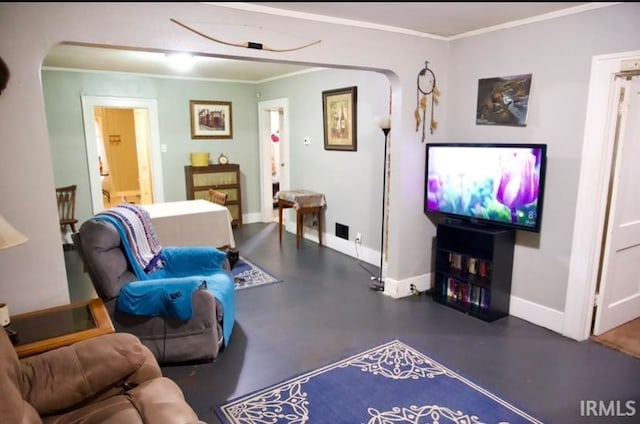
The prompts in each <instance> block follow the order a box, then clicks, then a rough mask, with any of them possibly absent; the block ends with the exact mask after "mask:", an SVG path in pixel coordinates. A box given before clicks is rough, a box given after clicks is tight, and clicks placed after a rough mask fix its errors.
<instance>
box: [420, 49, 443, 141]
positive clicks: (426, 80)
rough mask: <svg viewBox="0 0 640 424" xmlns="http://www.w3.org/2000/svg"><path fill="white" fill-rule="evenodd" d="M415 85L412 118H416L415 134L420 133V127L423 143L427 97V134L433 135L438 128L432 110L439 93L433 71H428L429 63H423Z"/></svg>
mask: <svg viewBox="0 0 640 424" xmlns="http://www.w3.org/2000/svg"><path fill="white" fill-rule="evenodd" d="M416 85H417V89H416V104H417V105H416V111H415V113H414V116H415V118H416V132H418V131H420V126H421V125H422V142H423V143H424V142H425V140H426V139H427V136H426V122H427V103H428V98H429V96H431V108H430V115H431V116H430V119H429V132H430V133H431V134H433V131H434V130H435V129H436V127H437V126H438V122H437V121H436V120H435V119H434V118H433V110H434V108H435V105H437V104H438V97H439V96H440V91H438V87H437V86H436V76H435V74H434V73H433V71H432V70H431V69H429V62H427V61H425V62H424V68H422V69H421V70H420V72H418V78H417V82H416ZM421 95H422V96H421ZM421 112H422V114H421Z"/></svg>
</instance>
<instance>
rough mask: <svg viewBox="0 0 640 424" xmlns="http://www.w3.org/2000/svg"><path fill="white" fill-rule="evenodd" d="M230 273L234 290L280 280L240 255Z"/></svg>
mask: <svg viewBox="0 0 640 424" xmlns="http://www.w3.org/2000/svg"><path fill="white" fill-rule="evenodd" d="M231 275H233V280H234V283H235V288H236V290H242V289H248V288H251V287H258V286H263V285H265V284H271V283H280V282H282V280H279V279H277V278H276V277H274V276H273V275H271V274H269V273H268V272H267V271H265V270H264V269H262V268H260V267H259V266H257V265H256V264H254V263H252V262H250V261H249V260H248V259H247V258H244V257H242V256H240V258H239V260H238V263H236V265H235V266H234V267H233V269H232V270H231Z"/></svg>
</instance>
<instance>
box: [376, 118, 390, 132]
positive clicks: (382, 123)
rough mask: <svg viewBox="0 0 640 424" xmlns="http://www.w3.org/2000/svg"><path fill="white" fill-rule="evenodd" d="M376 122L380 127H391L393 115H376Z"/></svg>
mask: <svg viewBox="0 0 640 424" xmlns="http://www.w3.org/2000/svg"><path fill="white" fill-rule="evenodd" d="M375 121H376V124H377V125H378V127H380V129H383V130H386V129H389V128H391V117H390V116H384V117H382V116H376V117H375Z"/></svg>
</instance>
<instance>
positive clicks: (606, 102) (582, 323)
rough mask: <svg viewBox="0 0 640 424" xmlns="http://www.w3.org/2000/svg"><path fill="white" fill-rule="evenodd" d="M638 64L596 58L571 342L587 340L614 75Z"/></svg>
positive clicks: (570, 307) (571, 289) (567, 320)
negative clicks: (622, 63) (622, 69)
mask: <svg viewBox="0 0 640 424" xmlns="http://www.w3.org/2000/svg"><path fill="white" fill-rule="evenodd" d="M636 58H640V50H636V51H630V52H621V53H614V54H609V55H599V56H594V57H593V59H592V62H591V79H590V82H589V100H588V102H587V113H586V120H585V130H584V139H583V140H584V141H583V145H582V155H581V165H580V176H579V182H578V196H577V201H576V212H575V220H574V227H573V241H572V245H571V257H570V261H569V276H568V284H567V294H566V299H565V309H564V311H565V313H564V325H563V330H562V334H563V335H565V336H567V337H570V338H572V339H575V340H579V341H580V340H586V339H587V338H589V336H590V335H591V322H592V319H593V306H594V304H595V298H596V287H597V282H598V271H599V264H600V254H601V250H602V242H603V226H604V222H605V216H606V213H607V208H608V203H607V193H608V187H609V180H610V175H611V173H610V171H611V164H612V154H613V132H614V131H615V120H614V119H613V117H615V113H614V111H615V112H617V104H618V101H617V99H616V98H615V95H614V91H615V90H614V84H613V75H614V74H616V73H618V72H620V66H621V62H622V61H623V60H627V59H636Z"/></svg>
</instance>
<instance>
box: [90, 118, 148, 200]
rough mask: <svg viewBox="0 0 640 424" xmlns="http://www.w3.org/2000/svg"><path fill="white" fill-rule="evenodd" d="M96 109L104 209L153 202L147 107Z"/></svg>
mask: <svg viewBox="0 0 640 424" xmlns="http://www.w3.org/2000/svg"><path fill="white" fill-rule="evenodd" d="M94 110H95V123H96V141H97V148H98V164H99V168H100V178H101V180H102V202H103V207H104V209H108V208H110V207H112V206H116V205H118V204H120V203H136V204H150V203H153V192H152V190H153V179H152V177H151V173H150V171H151V166H150V163H149V156H150V155H149V137H148V131H145V128H146V127H148V122H149V120H148V118H147V111H146V109H126V108H106V107H96V108H95V109H94Z"/></svg>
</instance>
